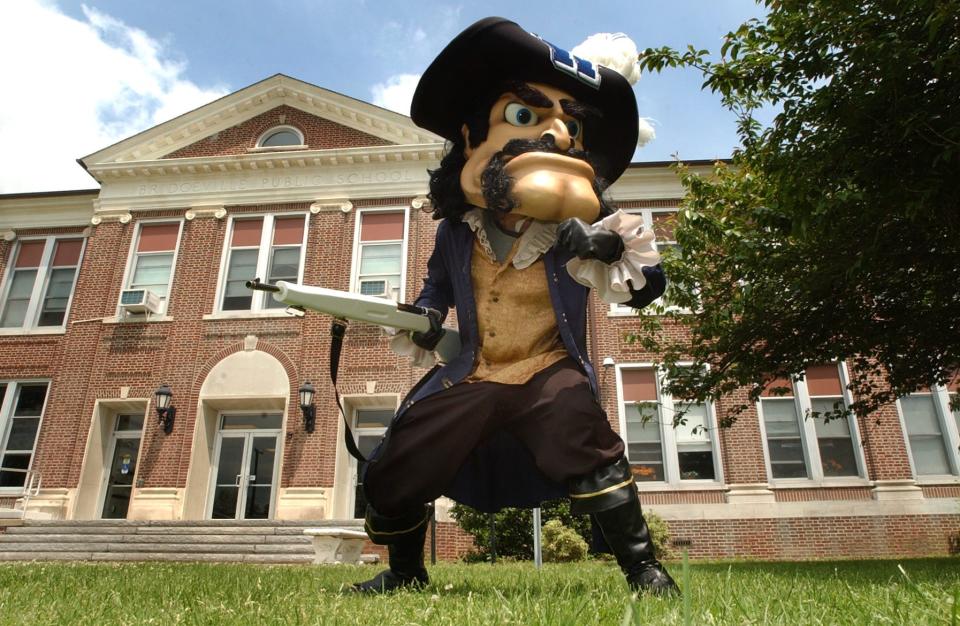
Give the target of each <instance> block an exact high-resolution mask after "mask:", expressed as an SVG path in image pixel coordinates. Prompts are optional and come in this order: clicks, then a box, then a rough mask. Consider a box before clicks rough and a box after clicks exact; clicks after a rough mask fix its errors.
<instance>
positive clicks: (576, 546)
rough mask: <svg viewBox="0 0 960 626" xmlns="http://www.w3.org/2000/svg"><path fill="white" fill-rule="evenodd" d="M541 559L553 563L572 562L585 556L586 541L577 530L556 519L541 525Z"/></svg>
mask: <svg viewBox="0 0 960 626" xmlns="http://www.w3.org/2000/svg"><path fill="white" fill-rule="evenodd" d="M541 539H542V541H543V560H544V561H551V562H553V563H572V562H574V561H582V560H584V559H585V558H587V542H586V541H584V540H583V537H581V536H580V535H579V534H577V531H575V530H573V529H572V528H567V527H566V526H564V525H563V522H561V521H560V520H558V519H552V520H550V521H549V522H547V523H546V524H544V525H543V531H542V533H541Z"/></svg>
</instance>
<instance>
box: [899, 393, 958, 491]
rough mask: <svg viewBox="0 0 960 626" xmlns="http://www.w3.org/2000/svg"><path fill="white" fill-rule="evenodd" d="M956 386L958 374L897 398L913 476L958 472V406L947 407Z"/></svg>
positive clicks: (954, 394)
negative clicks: (942, 383) (944, 381)
mask: <svg viewBox="0 0 960 626" xmlns="http://www.w3.org/2000/svg"><path fill="white" fill-rule="evenodd" d="M958 387H960V374H958V375H957V376H955V377H954V378H953V380H952V381H951V382H950V383H949V384H948V385H947V386H946V387H941V386H939V385H937V386H935V387H933V388H931V389H924V390H921V391H918V392H916V393H911V394H910V395H907V396H904V397H902V398H900V400H898V403H899V405H900V415H901V416H902V418H903V424H904V431H905V432H906V434H907V441H908V443H909V448H910V458H911V459H912V461H913V468H914V472H916V475H917V476H944V475H951V474H953V475H956V474H960V459H958V452H960V451H958V449H957V445H956V444H957V443H960V407H957V408H954V409H951V408H950V405H951V403H952V402H953V401H956V399H957V394H958ZM951 442H953V443H951Z"/></svg>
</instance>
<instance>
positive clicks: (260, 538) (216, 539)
mask: <svg viewBox="0 0 960 626" xmlns="http://www.w3.org/2000/svg"><path fill="white" fill-rule="evenodd" d="M23 542H31V543H41V542H50V543H110V542H123V543H156V544H177V543H191V544H221V543H222V544H231V545H238V544H267V545H277V544H304V545H309V544H310V538H309V537H307V536H305V535H246V534H243V535H187V534H176V535H165V534H158V533H151V534H134V535H130V534H97V535H95V534H93V533H78V534H70V533H63V534H60V533H42V534H32V533H5V534H3V535H0V545H4V544H13V543H23Z"/></svg>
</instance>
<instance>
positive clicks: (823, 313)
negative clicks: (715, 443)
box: [634, 0, 960, 416]
mask: <svg viewBox="0 0 960 626" xmlns="http://www.w3.org/2000/svg"><path fill="white" fill-rule="evenodd" d="M764 4H765V5H766V7H767V10H768V15H767V17H766V19H765V20H763V21H760V20H751V21H748V22H746V23H744V24H743V25H741V26H740V27H739V28H738V29H737V30H736V31H735V32H731V33H728V34H727V35H726V37H725V40H724V43H723V45H722V47H721V49H720V58H719V60H715V61H712V60H710V59H709V56H708V55H709V53H708V52H707V51H706V50H696V49H694V48H693V47H689V48H688V49H687V50H685V51H683V52H680V51H676V50H673V49H670V48H660V49H648V50H646V51H645V52H644V53H643V54H641V55H640V64H641V68H642V69H644V70H646V71H658V72H659V71H662V70H664V69H666V68H668V67H694V68H697V69H699V70H700V71H702V72H703V75H704V77H705V82H704V84H703V86H704V88H708V89H711V90H712V91H714V92H717V93H719V94H720V95H721V96H722V102H723V105H724V106H725V107H726V108H728V109H729V110H731V111H733V112H734V113H735V114H736V115H737V118H738V134H739V136H740V140H741V142H742V145H743V147H742V148H741V149H738V150H736V151H735V153H734V155H733V158H732V162H731V163H730V164H729V165H726V164H717V165H716V167H715V169H714V171H713V176H712V177H700V176H696V175H694V174H692V173H691V172H690V171H689V170H687V169H686V168H684V167H683V166H682V165H678V166H677V167H678V171H679V175H680V177H681V179H682V182H683V184H684V186H685V187H686V190H687V196H686V198H685V199H684V201H683V204H682V206H681V210H680V212H679V214H678V219H677V224H676V228H675V238H676V240H677V242H678V244H679V249H678V251H673V252H675V253H673V254H671V253H670V252H668V253H667V254H666V255H665V256H666V258H665V261H664V266H665V270H666V273H667V275H668V277H669V278H671V279H672V281H673V284H674V289H673V290H672V292H671V294H670V298H671V299H672V304H676V305H679V306H681V307H684V308H686V309H687V310H688V311H689V313H678V312H675V311H674V312H670V311H665V310H661V311H660V312H661V313H663V314H664V316H663V320H664V321H663V323H673V324H680V325H682V326H685V327H687V329H688V330H689V333H687V337H686V338H685V339H683V340H675V339H669V338H668V334H667V333H664V332H662V327H661V326H659V324H661V320H658V319H657V318H656V317H655V316H642V317H641V320H642V321H641V330H640V332H639V333H637V334H636V335H635V337H634V338H635V339H637V340H639V341H641V342H643V344H644V345H645V346H647V348H648V349H650V350H652V351H657V352H661V353H662V354H663V356H662V365H663V367H664V369H665V370H666V374H667V378H668V383H667V384H668V386H669V387H670V391H671V393H673V394H674V396H676V397H686V398H691V399H694V398H695V399H697V400H699V401H702V400H704V399H707V398H719V397H720V396H721V395H725V394H728V393H729V392H731V391H732V390H734V389H736V388H740V387H746V388H747V389H748V390H749V392H750V393H749V395H750V400H751V401H755V400H756V399H757V397H758V396H759V394H760V393H761V391H762V390H763V388H764V387H765V386H766V385H767V384H768V383H769V381H771V380H773V379H775V378H785V377H793V378H796V377H797V375H798V374H799V373H802V372H803V371H804V370H805V368H806V367H807V366H810V365H814V364H821V363H825V362H829V361H831V360H833V359H850V360H852V362H853V364H854V367H853V368H852V371H851V381H850V383H851V384H850V388H851V390H852V391H853V392H854V396H855V398H856V401H855V403H854V405H853V407H851V408H852V409H853V410H854V411H857V412H858V413H861V414H866V413H869V412H871V411H873V410H875V409H876V408H877V407H879V406H880V405H882V404H885V403H888V402H890V401H892V400H893V399H894V397H896V396H899V395H903V394H905V393H909V392H911V391H914V390H916V389H917V388H919V387H922V386H925V385H930V384H933V383H937V384H944V383H946V381H947V380H948V379H949V378H950V377H951V375H952V374H953V372H954V371H955V370H956V368H957V366H958V364H960V291H958V286H960V280H958V278H960V211H958V200H957V198H958V189H957V181H958V179H960V2H957V1H951V0H859V1H854V0H841V1H838V0H818V1H813V2H808V1H803V2H800V1H793V0H791V1H777V0H765V2H764ZM762 107H775V108H777V109H779V113H778V114H777V116H776V117H775V119H774V121H773V122H772V124H771V125H769V126H768V127H762V126H761V125H760V124H759V123H758V121H757V119H756V117H755V114H756V112H757V111H758V110H760V109H761V108H762ZM678 286H683V287H686V288H680V287H678ZM668 320H669V321H668ZM673 335H675V333H674V334H673ZM684 361H685V362H686V363H688V364H689V363H690V362H691V361H692V364H693V366H692V367H680V366H679V365H678V364H679V363H681V362H684ZM707 366H709V367H707ZM748 403H749V402H745V403H744V404H743V405H741V406H739V407H737V409H736V410H735V411H734V412H733V415H734V416H735V415H736V414H737V413H739V412H740V411H742V409H743V408H744V407H745V406H747V404H748Z"/></svg>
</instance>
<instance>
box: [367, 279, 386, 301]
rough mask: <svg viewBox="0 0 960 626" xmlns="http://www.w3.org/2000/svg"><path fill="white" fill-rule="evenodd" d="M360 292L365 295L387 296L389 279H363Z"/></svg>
mask: <svg viewBox="0 0 960 626" xmlns="http://www.w3.org/2000/svg"><path fill="white" fill-rule="evenodd" d="M360 293H362V294H363V295H365V296H376V297H378V298H386V297H388V294H387V281H385V280H361V281H360Z"/></svg>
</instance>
